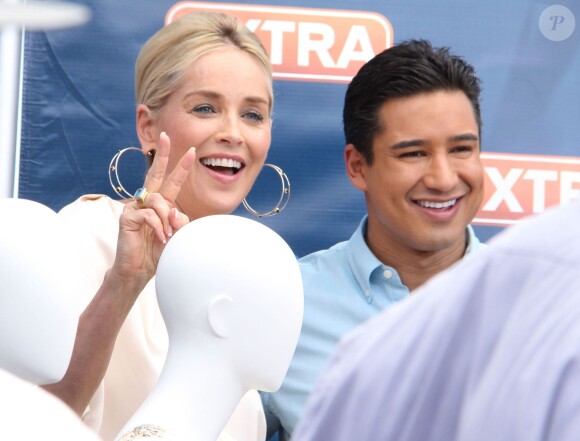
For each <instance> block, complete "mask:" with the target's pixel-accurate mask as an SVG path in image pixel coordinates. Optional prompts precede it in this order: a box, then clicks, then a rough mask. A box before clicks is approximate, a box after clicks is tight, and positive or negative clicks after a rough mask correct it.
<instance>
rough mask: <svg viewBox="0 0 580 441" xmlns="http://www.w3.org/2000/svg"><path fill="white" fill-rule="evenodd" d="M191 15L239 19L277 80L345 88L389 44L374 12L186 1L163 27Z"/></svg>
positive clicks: (389, 31) (386, 25)
mask: <svg viewBox="0 0 580 441" xmlns="http://www.w3.org/2000/svg"><path fill="white" fill-rule="evenodd" d="M195 10H204V11H216V12H222V13H224V14H228V15H233V16H235V17H237V18H238V19H239V20H241V21H242V22H243V23H244V24H245V25H246V26H247V27H248V28H249V29H250V30H251V31H253V32H254V33H255V34H256V35H257V36H258V38H259V39H260V40H261V41H262V43H263V44H264V47H265V48H266V50H267V51H268V53H269V54H270V60H271V62H272V67H273V69H274V78H275V79H284V80H294V81H320V82H331V83H349V82H350V80H351V79H352V77H353V76H354V75H355V74H356V73H357V72H358V70H359V69H360V68H361V67H362V65H363V64H364V63H366V62H367V61H368V60H370V59H371V58H372V57H374V56H375V55H376V54H378V53H379V52H382V51H383V50H385V49H387V48H389V47H391V46H392V45H393V28H392V26H391V23H390V22H389V20H387V19H386V18H385V17H384V16H382V15H380V14H377V13H374V12H361V11H347V10H335V9H314V8H295V7H283V6H270V5H242V4H236V3H204V2H188V1H185V2H179V3H176V4H175V5H173V6H172V7H171V8H170V10H169V11H168V12H167V15H166V17H165V23H166V24H168V23H171V22H172V21H174V20H176V19H177V18H179V17H181V16H182V15H184V14H187V13H189V12H193V11H195Z"/></svg>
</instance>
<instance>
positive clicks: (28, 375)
mask: <svg viewBox="0 0 580 441" xmlns="http://www.w3.org/2000/svg"><path fill="white" fill-rule="evenodd" d="M0 214H1V215H0V280H1V281H2V288H1V289H0V335H2V339H1V342H0V368H2V369H5V370H7V371H9V372H11V373H13V374H14V375H16V376H18V377H20V378H22V379H24V380H27V381H30V382H32V383H35V384H47V383H53V382H56V381H58V380H60V379H61V378H62V376H63V375H64V373H65V371H66V369H67V367H68V363H69V361H70V356H71V353H72V348H73V344H74V339H75V335H76V329H77V323H78V317H79V304H78V301H77V299H78V297H79V293H78V290H79V287H80V283H79V277H80V268H79V263H78V262H79V259H78V258H77V257H76V253H77V251H76V249H75V246H74V244H73V240H72V239H71V238H70V232H69V231H67V229H66V228H65V225H64V224H63V223H62V221H61V219H60V218H59V217H58V215H57V214H56V213H55V212H54V211H52V210H51V209H50V208H48V207H46V206H44V205H42V204H40V203H38V202H33V201H29V200H25V199H0Z"/></svg>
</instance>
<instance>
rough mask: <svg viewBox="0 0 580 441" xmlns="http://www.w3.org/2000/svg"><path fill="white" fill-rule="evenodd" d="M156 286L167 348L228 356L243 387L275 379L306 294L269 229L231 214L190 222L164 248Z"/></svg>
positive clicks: (269, 384)
mask: <svg viewBox="0 0 580 441" xmlns="http://www.w3.org/2000/svg"><path fill="white" fill-rule="evenodd" d="M156 288H157V297H158V301H159V307H160V309H161V313H162V315H163V318H164V320H165V323H166V326H167V331H168V334H169V341H170V347H169V353H170V354H171V353H172V352H174V351H188V352H201V353H202V354H203V356H204V359H206V360H212V361H211V362H210V363H218V362H219V363H221V364H222V365H223V364H225V365H226V366H227V367H228V368H229V369H230V370H231V371H232V372H233V373H234V374H235V376H236V377H237V379H238V380H239V382H240V385H241V387H242V389H243V390H244V391H245V390H249V389H259V390H264V391H274V390H277V389H278V388H279V387H280V385H281V384H282V380H283V379H284V376H285V375H286V372H287V370H288V366H289V364H290V360H291V359H292V355H293V354H294V350H295V348H296V344H297V341H298V336H299V333H300V328H301V325H302V316H303V307H304V297H303V288H302V278H301V275H300V269H299V267H298V263H297V261H296V257H295V256H294V254H293V253H292V250H291V249H290V247H289V246H288V244H287V243H286V242H285V241H284V240H283V239H282V238H281V237H280V236H279V235H278V234H276V233H275V232H274V231H273V230H271V229H270V228H268V227H266V226H264V225H262V224H260V223H258V222H256V221H253V220H250V219H246V218H243V217H239V216H234V215H215V216H208V217H204V218H201V219H198V220H195V221H193V222H190V223H189V224H188V225H186V226H185V227H184V228H182V229H181V230H179V231H178V232H177V233H176V234H175V236H174V237H173V238H172V239H171V241H170V242H169V243H168V245H167V247H166V248H165V250H164V251H163V254H162V256H161V259H160V261H159V265H158V268H157V276H156ZM198 369H200V366H196V367H192V370H195V371H197V370H198ZM211 372H214V370H213V369H212V367H211V366H209V365H208V371H207V373H206V375H211ZM222 372H223V371H222Z"/></svg>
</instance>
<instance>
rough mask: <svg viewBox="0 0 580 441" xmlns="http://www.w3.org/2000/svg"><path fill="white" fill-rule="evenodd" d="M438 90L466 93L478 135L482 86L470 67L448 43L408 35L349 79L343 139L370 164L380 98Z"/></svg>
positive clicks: (377, 130)
mask: <svg viewBox="0 0 580 441" xmlns="http://www.w3.org/2000/svg"><path fill="white" fill-rule="evenodd" d="M439 90H448V91H455V90H459V91H462V92H463V93H465V95H466V96H467V98H468V99H469V101H470V102H471V106H472V107H473V113H474V115H475V119H476V121H477V127H478V130H479V132H480V136H481V124H482V123H481V111H480V106H479V95H480V92H481V86H480V80H479V78H477V76H476V74H475V69H474V68H473V66H472V65H470V64H469V63H467V62H466V61H465V60H464V59H463V58H461V57H459V56H457V55H452V54H451V53H450V51H449V48H446V47H441V48H434V47H433V46H432V45H431V43H430V42H429V41H427V40H409V41H405V42H402V43H400V44H398V45H396V46H393V47H391V48H389V49H386V50H384V51H383V52H381V53H379V54H378V55H376V56H375V57H373V58H372V59H371V60H370V61H368V62H367V63H366V64H365V65H364V66H363V67H362V68H361V69H360V70H359V71H358V73H357V74H356V75H355V77H354V78H353V79H352V81H351V83H350V84H349V86H348V89H347V92H346V96H345V99H344V109H343V115H342V116H343V126H344V135H345V137H346V143H347V144H353V145H354V147H355V148H356V149H357V150H358V151H359V152H361V153H362V154H363V156H364V158H365V160H366V161H367V163H368V164H369V165H370V164H372V162H373V160H374V156H373V149H372V146H373V140H374V138H375V137H376V136H377V135H378V134H379V133H380V132H381V131H382V129H383V127H381V125H380V121H379V117H378V115H379V111H380V108H381V107H382V105H383V104H384V103H385V101H387V100H389V99H391V98H403V97H410V96H414V95H417V94H421V93H429V92H436V91H439Z"/></svg>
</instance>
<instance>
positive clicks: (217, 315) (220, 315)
mask: <svg viewBox="0 0 580 441" xmlns="http://www.w3.org/2000/svg"><path fill="white" fill-rule="evenodd" d="M233 318H234V300H233V299H232V298H231V297H230V296H224V295H220V296H217V297H215V298H214V299H212V301H211V302H210V304H209V306H208V307H207V322H208V324H209V327H210V329H211V330H212V331H213V333H214V334H215V335H217V336H218V337H221V338H228V337H230V336H231V335H232V329H233V326H234V321H233Z"/></svg>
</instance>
